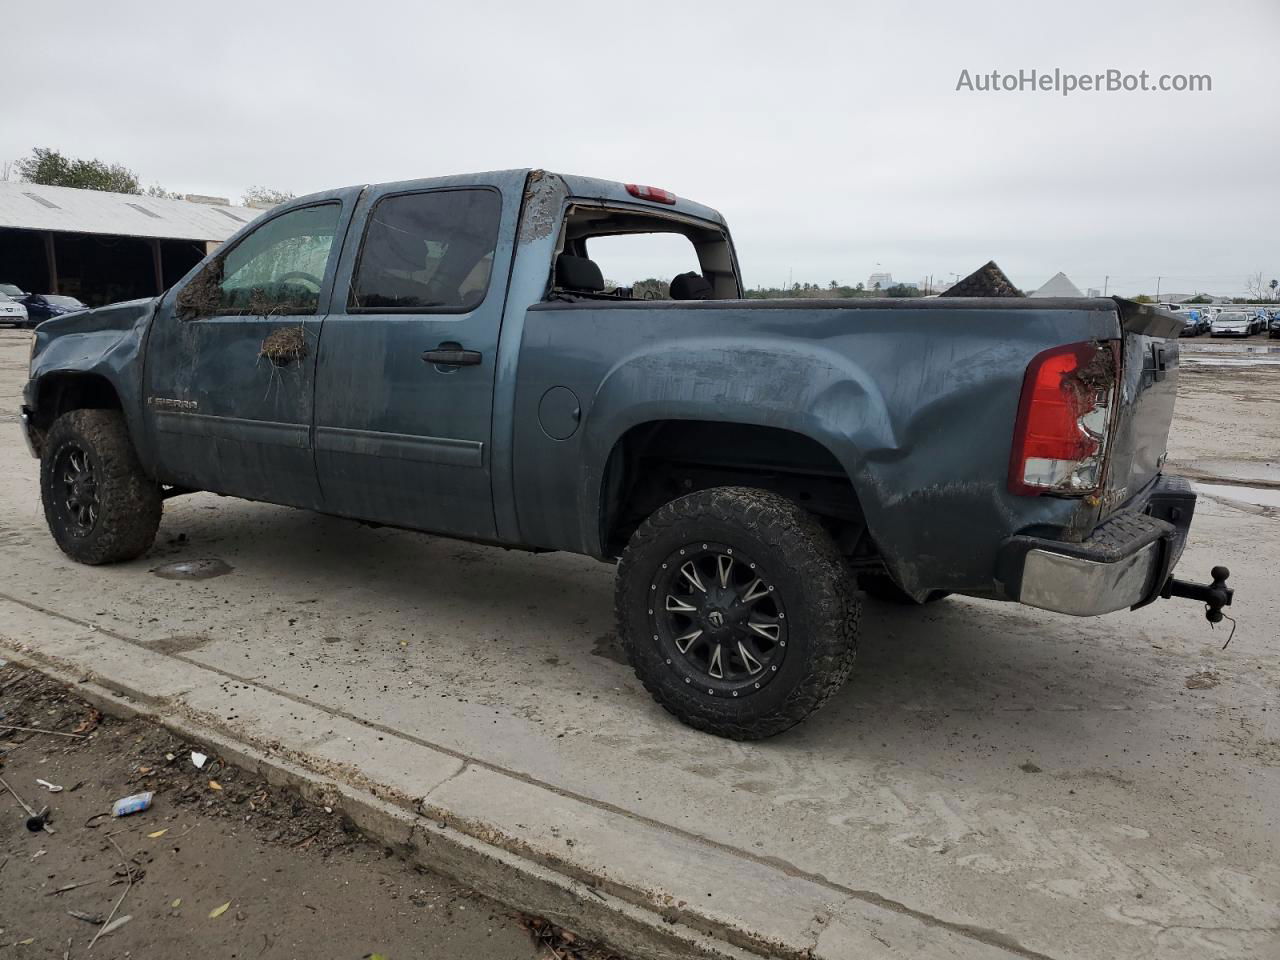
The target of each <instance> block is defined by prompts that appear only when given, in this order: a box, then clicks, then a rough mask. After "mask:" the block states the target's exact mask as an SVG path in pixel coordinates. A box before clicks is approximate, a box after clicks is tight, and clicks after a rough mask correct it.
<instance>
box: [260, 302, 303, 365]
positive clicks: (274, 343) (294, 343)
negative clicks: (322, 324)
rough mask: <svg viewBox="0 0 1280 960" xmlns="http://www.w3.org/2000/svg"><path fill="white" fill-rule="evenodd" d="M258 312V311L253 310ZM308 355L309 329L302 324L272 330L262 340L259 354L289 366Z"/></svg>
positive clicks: (274, 362) (277, 363)
mask: <svg viewBox="0 0 1280 960" xmlns="http://www.w3.org/2000/svg"><path fill="white" fill-rule="evenodd" d="M253 312H255V313H256V312H257V311H253ZM306 355H307V329H306V327H303V326H301V325H299V326H296V327H281V328H280V329H278V330H273V331H271V333H270V334H268V335H267V338H266V339H265V340H263V341H262V348H261V349H260V350H259V351H258V356H259V357H260V358H261V357H265V358H266V359H268V360H270V361H271V362H272V363H273V364H275V365H276V366H277V367H283V366H287V365H288V364H290V363H292V362H293V361H295V360H301V359H302V358H303V357H305V356H306Z"/></svg>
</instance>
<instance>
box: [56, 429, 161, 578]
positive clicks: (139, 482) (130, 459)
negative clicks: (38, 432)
mask: <svg viewBox="0 0 1280 960" xmlns="http://www.w3.org/2000/svg"><path fill="white" fill-rule="evenodd" d="M72 449H78V450H80V451H82V452H83V454H84V455H85V456H86V457H87V459H88V463H89V464H90V466H91V469H92V471H93V475H94V477H95V493H96V497H97V501H98V503H97V509H96V516H95V519H94V521H93V523H92V525H91V527H90V528H89V529H87V530H86V529H84V528H83V527H81V526H78V525H77V523H76V522H75V520H74V518H73V516H72V511H70V510H69V509H68V508H67V507H66V505H65V503H66V501H65V499H63V498H62V497H61V496H60V494H61V493H63V492H65V491H64V490H63V489H62V487H63V478H62V477H59V476H57V475H56V474H57V470H58V468H57V465H58V464H59V462H60V461H59V458H60V456H64V455H65V454H66V453H67V451H69V450H72ZM40 494H41V499H42V500H43V502H44V517H45V522H46V523H48V525H49V532H50V533H52V534H53V539H54V540H55V541H56V542H57V544H58V546H59V547H60V548H61V550H62V552H63V553H65V554H66V555H67V556H69V557H70V558H71V559H72V560H75V561H77V562H79V563H87V564H95V565H96V564H102V563H118V562H120V561H122V560H132V559H134V558H135V557H138V556H141V555H142V554H144V553H146V551H147V550H148V549H149V548H150V547H151V544H152V543H153V542H154V541H155V537H156V530H157V529H158V528H159V526H160V513H161V510H162V507H163V503H162V500H161V496H160V486H159V485H158V484H157V483H156V482H155V481H153V480H152V479H151V478H149V477H148V476H147V475H146V473H145V472H144V471H143V469H142V464H141V463H140V462H139V461H138V454H137V452H136V451H135V450H134V448H133V443H132V442H131V441H130V440H129V431H128V428H127V427H126V426H125V421H124V415H123V414H122V413H121V412H120V411H119V410H72V411H70V412H69V413H64V414H63V415H62V416H60V417H59V418H58V419H57V420H55V421H54V424H53V426H52V427H51V428H50V429H49V433H48V436H47V437H46V438H45V443H44V449H43V451H42V455H41V457H40Z"/></svg>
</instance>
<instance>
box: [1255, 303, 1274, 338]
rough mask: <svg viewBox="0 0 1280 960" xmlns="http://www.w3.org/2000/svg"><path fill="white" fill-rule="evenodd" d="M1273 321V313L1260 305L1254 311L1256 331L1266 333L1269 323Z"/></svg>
mask: <svg viewBox="0 0 1280 960" xmlns="http://www.w3.org/2000/svg"><path fill="white" fill-rule="evenodd" d="M1270 322H1271V315H1270V314H1269V313H1267V311H1266V310H1265V309H1264V308H1262V307H1259V308H1258V309H1257V310H1255V311H1254V312H1253V326H1254V331H1253V332H1254V333H1266V332H1267V324H1268V323H1270Z"/></svg>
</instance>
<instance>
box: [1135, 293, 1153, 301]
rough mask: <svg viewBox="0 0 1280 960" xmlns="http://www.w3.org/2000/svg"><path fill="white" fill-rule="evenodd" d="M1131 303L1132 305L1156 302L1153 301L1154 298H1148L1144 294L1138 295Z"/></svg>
mask: <svg viewBox="0 0 1280 960" xmlns="http://www.w3.org/2000/svg"><path fill="white" fill-rule="evenodd" d="M1133 302H1134V303H1155V302H1156V301H1155V298H1153V297H1149V296H1147V295H1146V294H1145V293H1140V294H1138V295H1137V296H1136V297H1134V298H1133Z"/></svg>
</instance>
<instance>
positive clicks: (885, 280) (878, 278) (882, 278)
mask: <svg viewBox="0 0 1280 960" xmlns="http://www.w3.org/2000/svg"><path fill="white" fill-rule="evenodd" d="M877 284H879V289H881V290H887V289H889V288H890V287H892V286H893V274H892V273H873V274H872V275H871V276H870V277H868V278H867V289H868V290H875V289H876V285H877Z"/></svg>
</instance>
